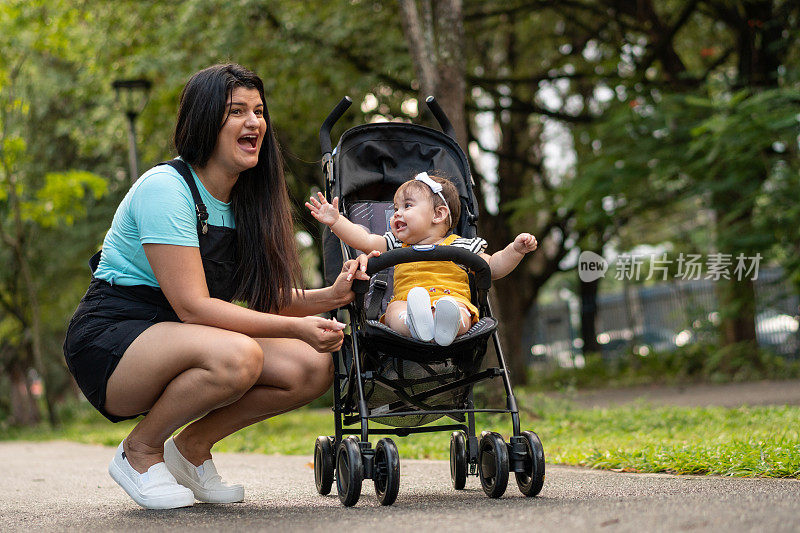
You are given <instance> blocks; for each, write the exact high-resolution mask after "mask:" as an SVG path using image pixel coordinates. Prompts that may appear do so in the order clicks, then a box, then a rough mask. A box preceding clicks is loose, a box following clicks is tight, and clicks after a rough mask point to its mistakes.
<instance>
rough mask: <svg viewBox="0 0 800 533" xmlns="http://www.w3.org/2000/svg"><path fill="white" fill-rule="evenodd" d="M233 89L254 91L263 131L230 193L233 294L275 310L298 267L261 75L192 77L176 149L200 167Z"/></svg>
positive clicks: (220, 71)
mask: <svg viewBox="0 0 800 533" xmlns="http://www.w3.org/2000/svg"><path fill="white" fill-rule="evenodd" d="M237 87H245V88H247V89H256V90H258V92H259V94H260V95H261V101H262V102H263V103H264V117H265V118H266V121H267V132H266V135H265V137H264V140H263V142H262V144H261V150H260V151H259V153H258V164H257V165H256V166H255V167H253V168H251V169H248V170H245V171H244V172H242V173H241V174H240V175H239V179H238V180H237V181H236V185H234V187H233V190H232V191H231V203H232V207H233V216H234V218H235V220H236V235H237V238H236V239H237V245H238V250H237V262H238V265H237V270H236V278H237V284H238V289H237V291H236V295H235V297H234V298H235V299H237V300H241V301H245V302H247V304H248V306H249V307H251V308H252V309H256V310H258V311H271V312H277V311H278V310H280V309H282V308H284V307H286V306H288V305H289V304H290V303H291V301H292V293H293V289H294V288H296V287H298V286H299V285H300V281H301V275H300V272H301V271H300V261H299V259H298V256H297V247H296V246H295V240H294V223H293V219H292V213H291V209H290V203H289V193H288V192H287V190H286V181H285V178H284V175H283V159H282V157H281V152H280V147H279V146H278V142H277V140H276V139H275V133H274V132H273V129H272V121H271V120H270V116H269V111H268V110H267V102H266V99H265V98H264V84H263V82H262V81H261V79H260V78H259V77H258V76H256V74H255V73H253V72H251V71H249V70H247V69H246V68H244V67H242V66H240V65H236V64H229V65H214V66H213V67H208V68H206V69H203V70H201V71H199V72H197V73H196V74H195V75H194V76H192V78H191V79H190V80H189V82H188V83H187V84H186V86H185V87H184V88H183V93H182V94H181V103H180V109H179V110H178V120H177V124H176V126H175V139H174V140H175V148H176V149H177V151H178V155H180V156H181V158H182V159H183V160H184V161H186V162H187V163H189V164H191V165H194V166H197V167H201V168H202V167H204V166H205V165H206V163H208V160H209V158H210V157H211V154H212V152H213V151H214V147H215V146H216V143H217V136H218V135H219V132H220V130H221V129H222V125H223V124H224V122H225V120H227V115H226V104H227V102H228V100H230V98H231V95H232V93H233V90H234V89H235V88H237Z"/></svg>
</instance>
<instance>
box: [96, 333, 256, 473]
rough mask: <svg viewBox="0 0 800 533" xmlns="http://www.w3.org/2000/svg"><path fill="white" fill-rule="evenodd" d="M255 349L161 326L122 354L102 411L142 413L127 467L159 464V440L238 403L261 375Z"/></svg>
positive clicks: (220, 336) (245, 340)
mask: <svg viewBox="0 0 800 533" xmlns="http://www.w3.org/2000/svg"><path fill="white" fill-rule="evenodd" d="M263 360H264V357H263V352H262V349H261V346H260V345H259V344H258V343H257V342H255V341H254V340H253V339H251V338H250V337H247V336H246V335H242V334H239V333H234V332H231V331H226V330H222V329H218V328H213V327H208V326H199V325H194V324H182V323H178V322H161V323H159V324H155V325H153V326H151V327H150V328H148V329H147V330H145V331H144V332H143V333H142V334H141V335H139V337H137V338H136V340H135V341H133V343H132V344H131V345H130V346H129V347H128V349H127V350H126V351H125V354H124V356H123V357H122V359H121V360H120V362H119V364H118V365H117V368H116V369H115V370H114V373H113V374H112V375H111V378H110V379H109V381H108V385H107V388H106V404H105V408H106V410H107V411H108V412H109V413H111V414H115V415H119V416H126V415H135V414H137V413H141V412H144V411H149V412H148V414H147V415H146V416H145V417H144V418H143V419H142V420H141V421H140V422H139V423H138V424H137V425H136V427H134V429H133V431H131V433H130V434H129V435H128V437H127V438H126V439H125V443H124V445H123V446H124V449H125V454H126V456H127V458H128V461H129V462H130V464H131V466H132V467H133V468H134V469H136V470H137V471H139V472H145V471H146V470H147V469H148V468H149V467H150V466H152V465H154V464H155V463H158V462H161V461H163V453H164V441H165V440H166V439H167V438H168V437H169V436H170V435H171V434H172V433H173V432H174V431H175V430H176V429H178V428H179V427H181V426H182V425H184V424H186V423H188V422H190V421H192V420H194V419H196V418H198V417H201V416H203V415H204V414H206V413H208V412H210V411H212V410H214V409H218V408H220V407H222V406H225V405H228V404H230V403H232V402H235V401H236V400H238V399H239V398H241V397H242V395H243V394H245V393H246V392H247V391H248V390H250V389H251V387H252V386H253V385H254V384H255V382H256V381H257V380H258V379H259V377H260V376H261V370H262V364H263Z"/></svg>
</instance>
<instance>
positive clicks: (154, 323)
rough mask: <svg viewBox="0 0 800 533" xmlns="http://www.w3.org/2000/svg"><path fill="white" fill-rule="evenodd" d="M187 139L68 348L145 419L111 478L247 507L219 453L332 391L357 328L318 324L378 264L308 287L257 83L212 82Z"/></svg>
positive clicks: (232, 77)
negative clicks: (230, 438)
mask: <svg viewBox="0 0 800 533" xmlns="http://www.w3.org/2000/svg"><path fill="white" fill-rule="evenodd" d="M174 140H175V146H176V149H177V151H178V154H179V156H180V158H179V159H176V160H173V161H171V162H169V164H166V165H160V166H157V167H155V168H153V169H151V170H149V171H148V172H146V173H145V174H144V175H143V176H142V177H141V178H140V179H139V180H138V181H137V182H136V183H135V184H134V185H133V186H132V187H131V190H130V191H129V192H128V194H127V195H126V197H125V199H124V200H123V201H122V203H121V204H120V206H119V208H118V209H117V212H116V214H115V215H114V220H113V223H112V225H111V229H110V230H109V231H108V233H107V235H106V237H105V240H104V242H103V249H102V254H100V257H99V261H98V257H97V256H95V257H94V258H93V261H90V264H91V265H92V268H93V278H92V282H91V284H90V286H89V289H88V291H87V292H86V295H85V296H84V297H83V299H82V300H81V303H80V305H79V306H78V309H77V311H76V312H75V315H74V316H73V318H72V320H71V321H70V325H69V329H68V332H67V338H66V340H65V343H64V352H65V357H66V360H67V365H68V367H69V369H70V371H71V372H72V374H73V375H74V376H75V379H76V381H77V382H78V385H79V386H80V387H81V390H82V391H83V392H84V394H85V395H86V396H87V398H88V399H89V401H90V402H91V403H92V405H94V406H95V407H96V408H97V409H98V410H99V411H100V412H101V413H102V414H103V415H104V416H106V417H107V418H109V419H110V420H112V421H115V422H116V421H119V420H124V419H128V418H135V417H137V416H139V415H141V414H145V416H144V418H142V419H141V420H140V421H139V423H138V424H137V425H136V427H134V429H133V431H131V433H130V434H129V435H128V436H127V437H126V438H125V439H124V440H123V441H122V443H120V445H119V448H118V450H117V453H116V454H115V456H114V458H113V459H112V461H111V464H110V465H109V473H110V474H111V476H112V477H113V478H114V480H115V481H117V483H119V484H120V485H121V486H122V488H123V489H125V491H126V492H127V493H128V494H129V495H130V496H131V497H132V498H133V499H134V500H135V501H136V502H137V503H139V504H140V505H142V506H143V507H146V508H160V509H166V508H174V507H185V506H189V505H192V504H193V503H194V501H195V499H198V500H200V501H206V502H216V503H224V502H235V501H242V499H243V498H244V489H243V487H242V486H241V485H230V484H227V483H224V482H222V480H221V478H220V476H219V475H218V474H217V472H216V468H215V467H214V464H213V462H212V460H211V447H212V446H213V444H214V443H215V442H217V441H219V440H220V439H222V438H224V437H225V436H227V435H230V434H231V433H233V432H235V431H237V430H239V429H241V428H243V427H246V426H249V425H251V424H254V423H256V422H259V421H261V420H264V419H266V418H269V417H270V416H273V415H276V414H279V413H283V412H286V411H289V410H291V409H295V408H297V407H300V406H301V405H304V404H306V403H308V402H310V401H311V400H313V399H314V398H316V397H318V396H320V395H321V394H322V393H324V392H325V391H326V390H327V389H328V388H329V386H330V384H331V379H332V359H331V356H330V353H329V352H331V351H334V350H337V349H338V348H339V347H340V346H341V344H342V340H343V333H342V331H341V330H342V328H343V325H342V324H339V323H338V322H336V321H335V320H327V319H323V318H320V317H317V316H313V315H314V314H316V313H321V312H324V311H328V310H331V309H335V308H337V307H339V306H342V305H344V304H346V303H347V302H349V301H350V300H351V299H352V297H353V293H352V292H351V288H350V285H351V283H352V279H353V278H354V277H358V278H360V279H366V274H364V272H363V271H364V270H365V269H366V259H367V257H366V256H361V257H360V258H359V259H358V260H355V261H348V262H347V263H345V265H344V267H343V269H342V273H341V275H340V276H339V277H338V279H337V280H336V282H335V283H334V284H333V285H332V286H330V287H326V288H324V289H317V290H305V291H304V290H299V289H297V288H296V287H297V285H298V280H299V270H300V269H299V263H298V258H297V253H296V249H295V246H294V236H293V232H292V218H291V214H290V208H289V199H288V194H287V191H286V184H285V181H284V177H283V170H282V162H281V157H280V152H279V147H278V144H277V142H276V140H275V137H274V134H273V131H272V125H271V123H270V120H269V114H268V112H267V108H266V104H265V99H264V88H263V83H262V81H261V80H260V79H259V78H258V77H257V76H256V75H255V74H254V73H252V72H250V71H248V70H247V69H245V68H243V67H241V66H239V65H233V64H231V65H217V66H213V67H210V68H207V69H204V70H202V71H200V72H198V73H196V74H195V75H194V76H193V77H192V78H191V79H190V80H189V82H188V83H187V84H186V86H185V87H184V90H183V93H182V95H181V102H180V109H179V112H178V119H177V125H176V128H175V139H174ZM231 300H237V301H241V302H246V303H247V308H245V307H242V306H239V305H235V304H233V303H230V302H231ZM190 422H191V423H190ZM187 423H189V425H188V426H186V427H185V428H184V429H183V430H182V431H181V432H180V433H178V434H177V435H176V436H175V437H174V438H170V436H171V435H172V433H173V432H174V431H175V430H177V429H178V428H180V427H181V426H184V425H185V424H187ZM168 439H169V440H168ZM165 441H166V443H165Z"/></svg>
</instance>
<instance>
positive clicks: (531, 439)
mask: <svg viewBox="0 0 800 533" xmlns="http://www.w3.org/2000/svg"><path fill="white" fill-rule="evenodd" d="M522 437H523V438H524V439H525V447H526V448H527V450H526V451H525V471H524V472H516V474H515V475H516V476H517V486H518V487H519V490H520V491H521V492H522V494H524V495H525V496H536V495H537V494H539V492H540V491H541V490H542V485H544V447H543V446H542V441H541V440H539V436H538V435H537V434H536V433H534V432H533V431H523V432H522Z"/></svg>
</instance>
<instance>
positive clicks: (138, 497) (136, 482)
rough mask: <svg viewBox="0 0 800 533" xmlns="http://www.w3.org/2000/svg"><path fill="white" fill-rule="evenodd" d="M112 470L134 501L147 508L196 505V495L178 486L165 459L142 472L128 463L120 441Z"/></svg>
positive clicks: (112, 474)
mask: <svg viewBox="0 0 800 533" xmlns="http://www.w3.org/2000/svg"><path fill="white" fill-rule="evenodd" d="M108 473H109V474H111V477H112V478H113V479H114V481H116V482H117V483H118V484H119V486H120V487H122V488H123V489H124V490H125V492H127V493H128V496H130V497H131V498H133V501H135V502H136V503H138V504H139V505H141V506H142V507H144V508H145V509H175V508H177V507H190V506H192V505H194V494H192V491H191V490H189V489H187V488H186V487H182V486H181V485H178V482H177V481H175V478H174V477H172V474H170V473H169V471H168V470H167V465H165V464H164V463H163V462H161V463H156V464H154V465H153V466H151V467H150V468H148V469H147V472H145V473H144V474H140V473H139V472H137V471H136V470H134V468H133V467H132V466H131V464H130V463H129V462H128V458H127V457H125V451H124V449H123V448H122V443H120V445H119V448H117V453H115V454H114V458H113V459H111V463H109V465H108Z"/></svg>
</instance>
